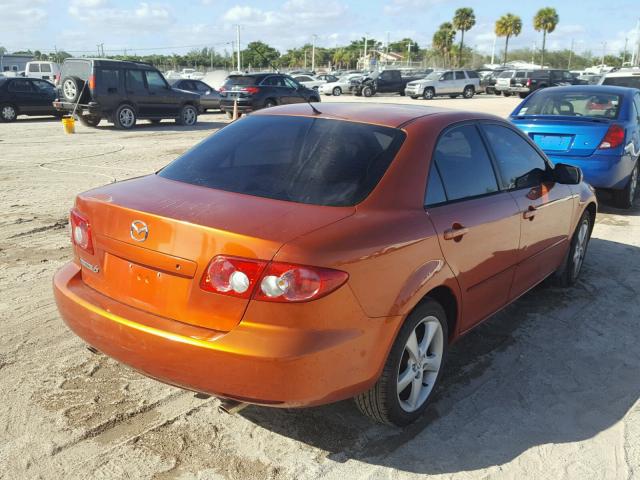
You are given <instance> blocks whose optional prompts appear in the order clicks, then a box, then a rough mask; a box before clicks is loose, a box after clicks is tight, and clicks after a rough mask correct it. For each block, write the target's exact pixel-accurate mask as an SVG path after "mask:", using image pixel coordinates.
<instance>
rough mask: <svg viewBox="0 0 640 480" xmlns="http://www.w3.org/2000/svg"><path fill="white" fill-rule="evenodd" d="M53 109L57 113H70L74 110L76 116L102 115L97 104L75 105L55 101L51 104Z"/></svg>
mask: <svg viewBox="0 0 640 480" xmlns="http://www.w3.org/2000/svg"><path fill="white" fill-rule="evenodd" d="M53 108H55V109H56V110H57V111H58V112H63V113H71V112H73V111H74V110H75V112H76V113H77V114H78V115H99V116H102V115H103V111H102V109H101V108H100V106H99V105H98V104H97V103H88V104H78V106H77V107H76V104H75V103H73V102H61V101H59V100H56V101H54V102H53Z"/></svg>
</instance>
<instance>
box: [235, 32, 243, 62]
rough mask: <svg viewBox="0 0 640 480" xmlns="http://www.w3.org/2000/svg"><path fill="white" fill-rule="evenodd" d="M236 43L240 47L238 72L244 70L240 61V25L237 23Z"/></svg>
mask: <svg viewBox="0 0 640 480" xmlns="http://www.w3.org/2000/svg"><path fill="white" fill-rule="evenodd" d="M236 45H237V47H238V57H237V60H238V72H241V71H242V64H241V63H240V25H236Z"/></svg>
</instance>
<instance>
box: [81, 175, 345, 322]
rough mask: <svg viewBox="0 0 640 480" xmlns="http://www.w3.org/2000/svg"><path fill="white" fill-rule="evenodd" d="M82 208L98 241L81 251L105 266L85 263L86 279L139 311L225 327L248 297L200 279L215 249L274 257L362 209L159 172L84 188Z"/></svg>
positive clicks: (235, 319) (235, 318)
mask: <svg viewBox="0 0 640 480" xmlns="http://www.w3.org/2000/svg"><path fill="white" fill-rule="evenodd" d="M76 207H77V208H78V210H79V211H80V212H81V213H82V214H83V215H85V216H86V217H87V218H88V219H89V222H90V224H91V229H92V234H93V238H94V249H95V255H94V257H93V258H91V257H90V256H89V255H87V254H86V253H84V252H79V255H80V256H81V257H82V258H84V259H85V260H87V261H88V262H90V263H91V264H92V265H95V266H97V267H98V268H99V270H98V271H97V272H94V271H91V269H89V268H86V266H83V268H82V278H83V281H84V282H85V283H86V284H87V285H88V286H90V287H91V288H93V289H95V290H97V291H99V292H101V293H103V294H104V295H107V296H109V297H111V298H113V299H114V300H117V301H119V302H122V303H124V304H127V305H129V306H132V307H135V308H138V309H140V310H144V311H146V312H149V313H152V314H155V315H160V316H163V317H166V318H171V319H174V320H178V321H180V322H183V323H189V324H192V325H198V326H202V327H206V328H210V329H214V330H219V331H228V330H231V329H232V328H233V327H234V326H235V325H236V324H237V323H238V322H239V321H240V319H241V318H242V315H243V314H244V310H245V308H246V305H247V303H248V300H245V299H240V298H237V297H232V296H227V295H220V294H215V293H211V292H206V291H204V290H202V289H201V288H200V286H199V284H200V280H201V278H202V275H203V273H204V271H205V269H206V267H207V265H208V264H209V261H210V260H211V259H212V258H213V257H214V256H216V255H220V254H224V255H233V256H240V257H246V258H256V259H262V260H271V259H272V258H273V256H274V255H275V253H276V252H277V251H278V250H279V249H280V247H281V246H282V245H283V244H284V243H286V242H288V241H290V240H292V239H294V238H296V237H298V236H300V235H303V234H305V233H309V232H311V231H313V230H315V229H318V228H321V227H323V226H325V225H328V224H330V223H333V222H336V221H338V220H340V219H342V218H345V217H347V216H349V215H352V214H353V212H354V211H355V209H354V208H353V207H326V206H316V205H307V204H299V203H293V202H286V201H280V200H272V199H268V198H261V197H255V196H250V195H243V194H238V193H231V192H225V191H221V190H215V189H211V188H206V187H200V186H195V185H191V184H187V183H182V182H177V181H174V180H169V179H166V178H162V177H159V176H157V175H149V176H146V177H140V178H137V179H132V180H129V181H125V182H119V183H115V184H111V185H107V186H104V187H101V188H97V189H95V190H91V191H89V192H86V193H83V194H81V195H79V196H78V197H77V199H76ZM133 222H136V229H133V231H132V223H133ZM144 226H146V228H147V231H146V234H145V230H144V228H143V227H144Z"/></svg>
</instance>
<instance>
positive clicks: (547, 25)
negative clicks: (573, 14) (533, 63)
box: [533, 7, 560, 67]
mask: <svg viewBox="0 0 640 480" xmlns="http://www.w3.org/2000/svg"><path fill="white" fill-rule="evenodd" d="M559 21H560V18H559V17H558V12H556V9H555V8H551V7H546V8H541V9H540V10H538V13H536V16H535V17H533V28H535V29H536V31H537V32H540V31H542V59H541V60H540V64H541V66H543V67H544V47H545V45H546V43H547V33H551V32H553V31H554V30H555V29H556V26H557V25H558V22H559Z"/></svg>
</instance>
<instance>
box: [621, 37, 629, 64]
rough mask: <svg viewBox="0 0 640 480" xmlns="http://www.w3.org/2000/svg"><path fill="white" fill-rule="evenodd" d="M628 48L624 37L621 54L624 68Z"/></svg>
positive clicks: (627, 41)
mask: <svg viewBox="0 0 640 480" xmlns="http://www.w3.org/2000/svg"><path fill="white" fill-rule="evenodd" d="M628 46H629V39H628V38H626V37H625V39H624V52H622V66H623V67H624V62H626V61H627V47H628Z"/></svg>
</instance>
